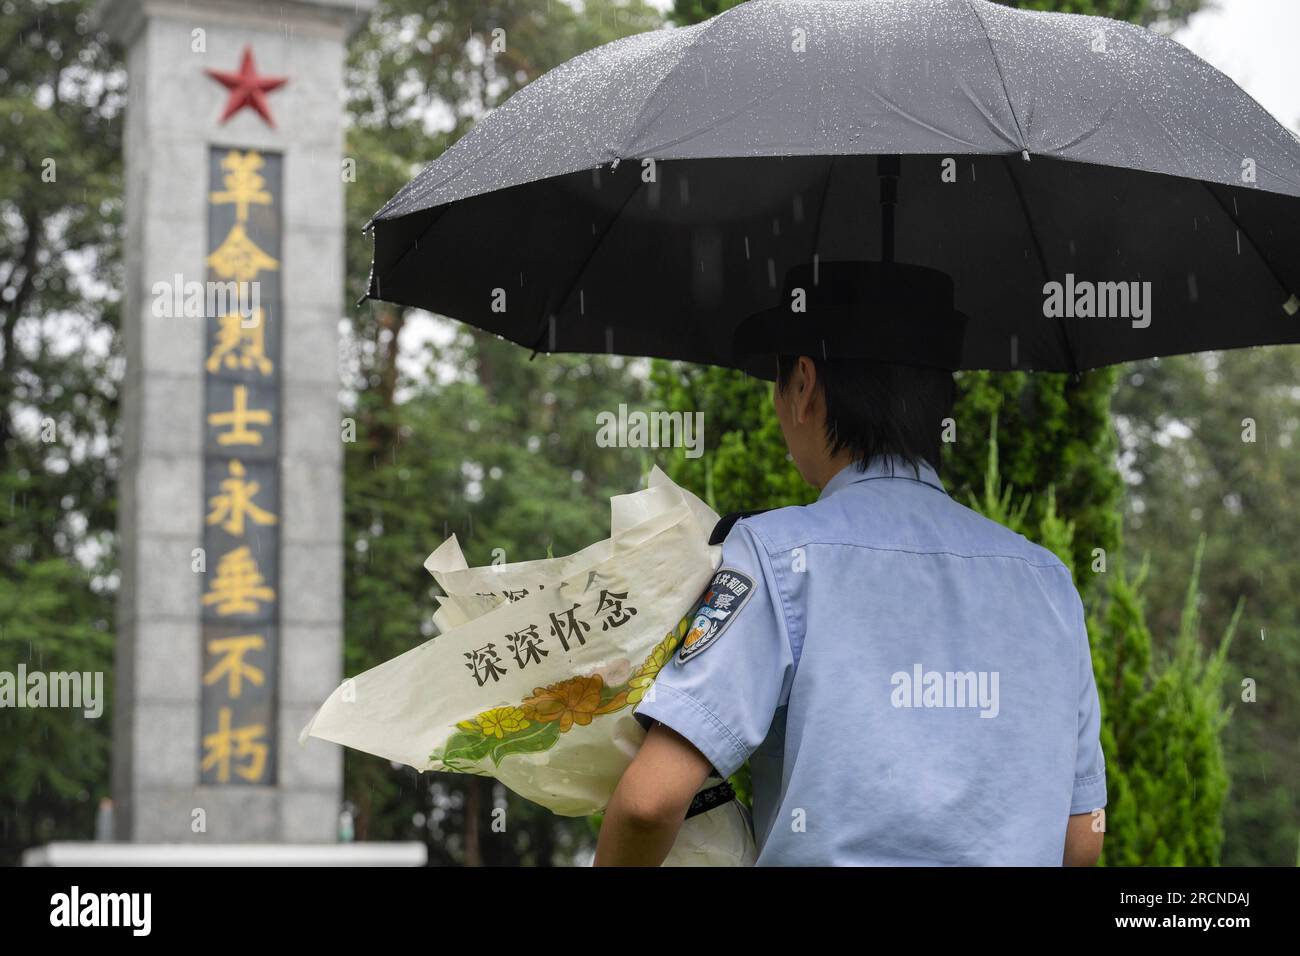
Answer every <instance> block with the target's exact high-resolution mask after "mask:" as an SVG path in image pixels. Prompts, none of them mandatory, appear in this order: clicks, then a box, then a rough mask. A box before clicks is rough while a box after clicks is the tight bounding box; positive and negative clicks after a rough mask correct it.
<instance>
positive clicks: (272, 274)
mask: <svg viewBox="0 0 1300 956" xmlns="http://www.w3.org/2000/svg"><path fill="white" fill-rule="evenodd" d="M283 165H284V164H283V157H282V156H281V155H279V154H277V153H272V152H267V151H262V150H254V149H240V148H234V147H231V148H227V147H212V148H211V150H210V154H209V167H208V169H209V172H208V177H209V184H210V185H209V188H208V193H207V208H208V242H207V253H206V256H205V260H204V261H205V263H206V266H207V272H208V280H209V281H210V282H224V283H229V282H232V281H233V282H240V283H253V284H255V288H256V289H257V291H258V304H257V305H256V307H254V308H251V309H247V310H244V311H243V312H240V311H230V312H227V313H226V314H219V315H209V316H207V318H206V320H205V321H206V323H207V346H206V349H205V353H204V358H203V379H204V392H205V398H204V406H205V407H204V418H203V425H204V486H203V502H202V504H203V509H204V512H203V513H204V523H203V529H204V530H203V555H204V561H205V566H204V568H203V577H202V587H201V589H200V594H199V608H198V611H199V614H200V616H201V619H202V622H203V627H202V632H203V648H202V653H203V674H202V682H201V694H202V729H201V731H200V735H199V741H198V745H199V753H200V759H199V776H200V780H199V782H200V783H201V784H203V785H205V786H259V785H262V786H264V785H272V784H274V783H275V781H276V772H277V767H276V764H277V761H276V749H277V734H276V728H277V726H278V721H277V720H276V715H275V700H276V684H277V681H278V674H277V664H276V662H277V660H278V656H279V655H278V642H279V634H280V582H279V567H280V524H281V517H280V453H281V447H280V377H279V366H280V342H281V328H280V321H281V318H280V317H281V314H282V311H281V310H282V302H281V272H280V259H281V252H280V247H281V237H282V225H281V211H282V206H281V196H282V176H283Z"/></svg>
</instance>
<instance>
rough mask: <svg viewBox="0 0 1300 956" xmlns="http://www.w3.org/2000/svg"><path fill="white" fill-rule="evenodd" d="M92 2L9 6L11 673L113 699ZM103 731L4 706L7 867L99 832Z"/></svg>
mask: <svg viewBox="0 0 1300 956" xmlns="http://www.w3.org/2000/svg"><path fill="white" fill-rule="evenodd" d="M92 6H93V4H92V3H90V2H89V0H75V2H65V3H48V2H27V3H19V4H14V3H12V2H5V3H3V4H0V13H2V14H3V15H0V670H3V671H8V672H10V673H14V672H15V671H16V669H17V666H18V665H19V664H20V663H21V664H25V665H26V667H27V668H29V669H31V670H41V671H78V672H90V673H96V672H98V673H100V674H102V675H104V685H105V691H106V692H107V690H108V688H109V687H111V684H112V667H111V664H112V658H113V642H112V636H111V635H112V627H113V604H112V602H113V592H114V589H115V587H116V574H115V573H114V572H113V570H112V569H113V567H114V522H115V508H116V501H115V489H114V475H115V472H116V455H117V437H116V431H115V423H116V415H117V397H116V378H117V375H116V367H117V357H116V351H117V342H116V329H117V324H118V316H117V311H118V307H117V302H116V295H115V294H114V293H113V292H112V291H111V290H114V289H120V288H121V273H120V256H121V247H120V243H119V239H118V237H119V235H120V230H121V222H122V202H121V189H122V163H121V148H122V140H121V130H122V127H121V115H122V105H123V104H122V90H123V87H124V84H125V77H124V71H123V70H122V69H121V62H120V57H119V54H118V53H117V52H115V51H113V50H111V49H110V48H109V46H108V44H107V42H106V39H105V38H104V37H103V36H102V35H100V34H98V33H97V32H96V31H95V30H94V28H93V27H92V25H91V22H90V17H89V11H90V9H91V7H92ZM109 727H110V717H109V714H108V713H107V712H106V713H105V714H104V716H102V717H100V718H99V719H97V720H88V719H86V718H85V717H83V715H82V713H81V712H80V711H73V710H66V709H55V708H41V709H36V710H31V709H22V710H17V709H13V708H5V709H4V710H3V711H0V766H3V767H4V772H3V773H0V864H3V863H13V862H15V861H16V859H17V855H18V853H19V851H20V850H21V849H22V848H23V847H25V846H30V845H32V844H35V843H41V842H46V841H48V840H51V839H68V838H75V837H84V836H87V835H88V834H89V833H90V832H91V831H92V829H93V821H94V815H95V808H96V804H97V802H98V800H99V798H101V797H102V796H105V795H106V794H107V792H108V757H109V742H110V734H109Z"/></svg>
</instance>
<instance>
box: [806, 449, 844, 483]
mask: <svg viewBox="0 0 1300 956" xmlns="http://www.w3.org/2000/svg"><path fill="white" fill-rule="evenodd" d="M852 463H853V455H852V454H851V453H850V452H848V451H842V452H840V453H839V454H838V455H832V456H827V457H826V458H823V459H822V460H821V461H819V462H818V463H817V464H816V466H815V473H814V474H811V475H809V476H808V481H809V484H811V485H812V486H813V487H814V488H816V489H817V490H818V491H821V490H822V489H823V488H825V487H826V485H827V483H828V482H829V481H830V480H831V479H832V478H834V477H835V476H836V475H838V474H839V473H840V472H841V471H843V470H844V469H845V468H846V467H847V466H849V465H851V464H852Z"/></svg>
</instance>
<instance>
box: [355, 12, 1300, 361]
mask: <svg viewBox="0 0 1300 956" xmlns="http://www.w3.org/2000/svg"><path fill="white" fill-rule="evenodd" d="M367 228H372V229H373V234H374V243H375V251H374V262H373V265H372V271H371V280H370V286H369V290H368V295H369V297H371V298H375V299H382V300H385V301H389V302H393V303H399V304H403V305H410V306H419V307H422V308H426V309H429V310H432V311H435V312H438V313H441V314H443V315H447V316H451V317H454V318H456V319H460V320H462V321H465V322H468V323H470V324H472V325H475V326H477V327H479V328H481V329H485V330H488V331H490V332H494V333H498V334H500V335H502V336H505V337H507V338H509V339H511V340H513V341H515V342H518V343H520V344H521V345H525V346H528V347H530V348H533V349H537V350H541V351H559V352H614V353H620V354H626V355H648V356H660V357H668V358H677V359H685V360H689V361H694V362H706V363H713V364H718V365H729V366H734V367H746V364H747V361H748V360H747V359H746V358H745V357H744V356H742V355H740V354H739V353H738V351H737V342H736V330H737V327H738V326H739V325H740V323H741V322H742V320H744V319H746V318H747V317H750V316H752V315H754V314H755V313H763V312H766V314H768V315H771V313H770V311H767V310H772V309H779V308H790V307H791V306H792V305H793V304H794V303H793V302H792V301H791V299H790V298H789V297H790V296H792V295H794V294H797V290H794V291H792V290H791V289H789V288H787V281H786V280H787V274H789V275H790V276H795V275H798V274H800V273H799V272H798V270H799V269H802V270H804V274H806V273H808V271H809V270H811V273H812V274H813V275H814V276H816V273H817V271H818V266H819V263H821V262H824V261H833V260H867V261H873V262H880V263H895V262H896V263H898V264H900V265H902V266H906V267H915V269H916V270H920V274H933V273H935V272H937V273H943V274H944V275H946V276H948V277H951V281H952V287H953V289H954V290H955V302H954V303H953V304H954V305H955V308H956V310H957V311H958V312H959V313H961V314H964V315H965V316H966V317H967V319H968V321H967V328H966V334H965V339H964V346H963V348H962V351H961V355H960V363H959V364H960V367H962V368H988V369H1010V368H1021V369H1041V370H1054V371H1078V370H1081V369H1086V368H1091V367H1095V366H1099V365H1105V364H1109V363H1113V362H1121V361H1126V360H1130V359H1137V358H1143V357H1148V356H1154V355H1167V354H1174V353H1180V352H1191V351H1200V350H1205V349H1219V348H1234V347H1240V346H1247V345H1257V344H1268V343H1281V342H1300V298H1297V293H1298V292H1300V142H1298V141H1297V140H1296V138H1295V137H1294V136H1292V135H1291V134H1290V133H1289V132H1287V131H1286V130H1285V129H1284V128H1283V127H1282V126H1280V125H1279V124H1278V123H1277V122H1276V121H1275V120H1274V119H1273V118H1272V117H1271V116H1270V115H1269V114H1268V113H1267V112H1266V111H1265V110H1264V109H1263V108H1262V107H1260V106H1259V105H1258V104H1257V103H1256V102H1255V101H1254V100H1252V99H1251V98H1250V97H1249V96H1247V95H1246V94H1245V93H1244V92H1243V91H1242V90H1241V89H1240V88H1238V87H1237V86H1236V85H1235V84H1234V83H1233V82H1232V81H1231V80H1229V79H1228V78H1227V77H1225V76H1224V75H1222V74H1221V73H1219V72H1218V71H1217V70H1215V69H1213V68H1212V67H1210V66H1209V65H1208V64H1206V63H1205V62H1203V61H1202V60H1200V59H1198V58H1197V57H1196V56H1194V55H1193V54H1191V53H1190V52H1188V51H1187V50H1186V49H1184V48H1183V47H1182V46H1180V45H1179V44H1177V43H1175V42H1173V41H1171V40H1168V39H1164V38H1162V37H1159V36H1157V35H1155V34H1153V33H1151V32H1149V31H1147V30H1144V29H1141V28H1139V27H1136V26H1132V25H1129V24H1125V23H1120V22H1117V21H1113V20H1108V19H1103V18H1098V17H1085V16H1076V15H1066V14H1052V13H1040V12H1028V11H1022V10H1016V9H1011V8H1007V7H1003V6H1000V5H997V4H994V3H989V2H985V0H752V2H749V3H744V4H742V5H740V6H738V7H734V8H732V9H730V10H728V11H726V12H725V13H723V14H721V15H719V16H717V17H714V18H713V19H711V20H708V21H706V22H704V23H701V24H698V25H696V26H693V27H688V28H685V29H678V30H667V31H656V32H651V33H645V34H640V35H637V36H632V37H628V38H626V39H623V40H619V41H616V42H614V43H611V44H608V45H606V46H603V47H600V48H598V49H595V50H591V51H589V52H587V53H585V54H583V55H581V56H579V57H577V58H575V59H573V60H571V61H569V62H568V63H565V64H564V65H562V66H560V67H558V68H556V69H554V70H552V71H550V72H549V73H547V74H546V75H544V76H542V77H541V78H539V79H538V80H537V81H535V82H534V83H532V84H530V85H529V86H528V87H526V88H525V89H523V90H521V91H520V92H519V93H517V94H516V95H515V96H514V97H512V98H511V99H510V100H509V101H508V102H506V103H505V104H504V105H503V106H501V107H500V108H499V109H497V110H495V111H494V112H492V113H491V114H490V115H488V116H487V117H485V118H484V119H483V120H482V121H481V122H479V123H478V124H477V125H476V126H475V127H474V128H473V129H472V130H471V131H470V132H469V133H468V134H467V135H466V136H464V137H463V138H462V139H461V140H460V141H459V142H457V143H456V144H455V145H454V146H453V147H451V148H450V149H449V150H447V152H446V153H444V154H443V155H442V156H440V157H439V158H438V159H437V160H436V161H435V162H433V163H432V164H430V165H429V166H428V167H427V168H426V169H424V170H423V171H422V172H421V173H420V174H419V175H418V176H417V177H416V178H415V179H413V180H412V181H411V182H409V183H408V184H407V185H406V186H405V187H403V188H402V189H401V190H400V191H399V192H398V193H397V195H395V196H394V197H393V198H392V199H391V200H390V201H389V202H388V203H387V204H386V205H385V206H384V207H383V208H382V209H381V210H380V211H379V212H378V213H376V214H375V216H374V217H373V218H372V219H371V221H370V222H369V223H368V224H367ZM924 270H930V273H925V272H924ZM814 281H815V280H814ZM800 319H801V316H800V313H798V312H797V311H793V312H792V313H791V321H792V322H794V323H798V322H799V321H800Z"/></svg>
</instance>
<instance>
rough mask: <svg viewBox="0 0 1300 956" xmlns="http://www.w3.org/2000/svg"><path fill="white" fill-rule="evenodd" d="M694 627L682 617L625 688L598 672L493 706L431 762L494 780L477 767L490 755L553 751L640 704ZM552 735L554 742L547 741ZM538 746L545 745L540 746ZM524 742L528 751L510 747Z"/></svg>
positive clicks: (465, 724) (463, 727) (463, 728)
mask: <svg viewBox="0 0 1300 956" xmlns="http://www.w3.org/2000/svg"><path fill="white" fill-rule="evenodd" d="M690 624H691V617H690V616H689V615H688V616H687V617H684V618H682V620H681V621H680V622H679V623H678V625H677V627H676V628H674V629H673V630H671V631H669V632H668V634H667V635H666V636H665V637H664V639H663V640H662V641H660V642H659V643H658V644H657V645H655V648H654V650H652V651H651V652H650V655H649V656H648V657H646V659H645V660H644V661H642V662H641V664H640V666H638V667H637V668H636V670H634V671H633V672H632V676H631V677H630V678H629V679H628V682H627V683H626V684H620V685H618V686H617V687H612V686H611V687H606V686H605V681H604V678H602V677H601V676H600V675H599V674H587V675H583V676H578V677H570V678H568V679H567V680H562V681H559V682H557V683H554V684H550V685H548V686H546V687H535V688H533V693H532V696H530V697H526V698H524V699H523V700H522V701H520V703H519V706H511V705H505V706H502V707H494V708H492V709H491V710H485V711H483V712H482V713H481V714H479V715H477V716H476V717H473V718H472V719H470V720H462V721H460V722H458V723H457V724H456V728H457V729H458V730H461V731H463V732H464V733H463V734H461V735H459V738H453V741H454V746H453V745H451V744H449V746H448V748H446V749H444V750H435V751H433V753H431V754H430V755H429V760H430V761H431V762H432V763H434V764H440V765H441V769H445V770H452V771H456V772H459V773H476V774H483V775H486V776H491V775H492V772H491V771H490V770H486V769H482V768H478V767H475V766H473V765H474V764H475V763H477V762H479V761H481V760H485V759H487V758H488V757H489V756H491V759H492V760H493V761H495V762H496V763H497V764H500V762H501V759H502V757H503V756H508V755H509V753H511V752H519V753H537V752H539V751H540V750H549V749H550V748H551V747H553V746H555V744H556V742H557V741H558V739H559V736H560V735H561V734H564V733H568V732H569V731H570V730H571V729H572V728H573V727H575V726H580V727H585V726H587V725H588V724H590V723H591V722H592V720H593V719H594V718H596V717H600V716H602V715H604V714H613V713H617V712H618V711H620V710H622V709H623V708H625V707H628V706H635V705H636V704H638V703H639V702H640V701H641V700H643V699H644V697H645V695H646V692H647V690H648V689H649V687H650V686H651V685H652V684H653V683H654V680H655V677H656V676H657V675H658V673H659V671H660V669H661V668H662V667H663V666H664V665H665V664H666V663H668V661H669V660H670V659H671V658H672V656H673V652H674V651H676V650H677V646H678V645H679V644H680V643H681V641H682V638H683V637H684V636H685V635H686V631H687V629H688V628H689V627H690ZM548 734H549V735H550V738H549V739H546V738H547V735H548ZM497 741H502V743H498V742H497ZM539 742H540V744H541V746H537V744H538V743H539ZM520 743H522V747H523V748H524V749H518V750H514V751H512V750H510V749H509V748H511V747H514V746H516V745H518V744H520ZM501 748H506V749H504V750H503V749H501Z"/></svg>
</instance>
